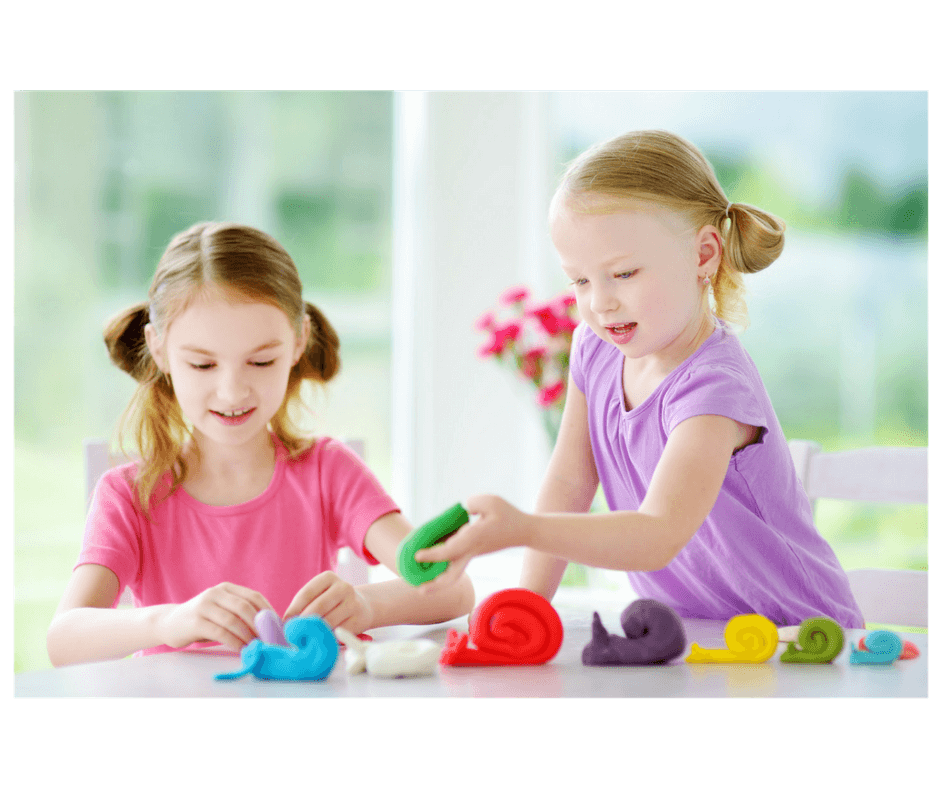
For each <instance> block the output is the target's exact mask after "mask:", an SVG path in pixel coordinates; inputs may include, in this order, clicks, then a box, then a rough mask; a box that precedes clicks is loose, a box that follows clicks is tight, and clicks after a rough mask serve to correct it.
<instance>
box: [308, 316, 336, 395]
mask: <svg viewBox="0 0 940 788" xmlns="http://www.w3.org/2000/svg"><path fill="white" fill-rule="evenodd" d="M304 309H305V310H306V314H307V316H308V317H309V318H310V339H309V341H308V342H307V349H306V351H305V352H304V358H305V359H306V361H307V364H308V365H309V367H310V370H309V372H308V374H307V375H305V377H312V378H313V379H314V380H319V381H322V382H324V383H326V382H327V381H328V380H330V379H332V378H333V377H335V376H336V374H337V373H338V372H339V335H338V334H337V333H336V329H334V328H333V326H332V324H331V323H330V321H329V320H327V319H326V316H325V315H324V314H323V313H322V312H321V311H320V310H319V309H317V307H315V306H314V305H313V304H311V303H310V302H309V301H305V302H304Z"/></svg>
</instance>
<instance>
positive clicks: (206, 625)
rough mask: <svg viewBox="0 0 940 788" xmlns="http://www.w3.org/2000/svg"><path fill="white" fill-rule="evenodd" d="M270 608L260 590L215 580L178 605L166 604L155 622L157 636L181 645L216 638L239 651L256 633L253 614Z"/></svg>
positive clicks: (167, 641)
mask: <svg viewBox="0 0 940 788" xmlns="http://www.w3.org/2000/svg"><path fill="white" fill-rule="evenodd" d="M265 608H268V609H273V608H271V605H270V604H269V603H268V600H266V599H265V598H264V597H263V596H262V595H261V594H260V593H258V592H257V591H253V590H252V589H250V588H245V587H244V586H239V585H235V584H234V583H219V585H217V586H213V587H212V588H207V589H206V590H205V591H203V592H202V593H201V594H198V595H197V596H194V597H193V598H192V599H190V600H189V601H188V602H184V603H183V604H181V605H167V606H166V610H165V612H162V613H161V615H160V618H159V620H158V624H157V631H158V633H159V634H160V638H161V640H162V641H163V642H164V643H165V644H166V645H168V646H172V647H173V648H184V647H186V646H188V645H190V644H191V643H195V642H197V641H200V640H203V641H205V640H217V641H218V642H220V643H221V644H222V645H224V646H226V647H227V648H230V649H232V650H233V651H241V650H242V648H244V647H245V646H246V645H248V644H249V643H250V642H251V641H252V640H254V639H255V638H256V637H258V632H257V631H256V630H255V624H254V621H255V616H256V615H257V613H258V611H259V610H263V609H265Z"/></svg>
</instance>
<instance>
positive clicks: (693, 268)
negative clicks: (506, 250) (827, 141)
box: [415, 131, 863, 627]
mask: <svg viewBox="0 0 940 788" xmlns="http://www.w3.org/2000/svg"><path fill="white" fill-rule="evenodd" d="M549 218H550V228H551V237H552V242H553V243H554V245H555V248H556V249H557V250H558V253H559V256H560V257H561V261H562V269H563V271H564V272H565V274H566V275H567V276H568V277H570V279H571V283H572V287H573V289H574V294H575V296H576V298H577V304H578V310H579V312H580V315H581V318H582V321H583V322H582V324H581V325H580V326H579V327H578V329H577V331H575V335H574V340H573V343H572V350H571V377H570V381H569V386H568V396H567V400H566V403H565V411H564V415H563V417H562V422H561V428H560V432H559V436H558V442H557V444H556V446H555V450H554V452H553V454H552V457H551V461H550V464H549V467H548V471H547V473H546V475H545V479H544V481H543V484H542V488H541V490H540V492H539V496H538V499H537V501H536V510H537V511H536V513H535V514H527V513H523V512H520V511H519V510H517V509H515V508H514V507H512V506H511V505H510V504H508V503H507V502H506V501H504V500H502V499H501V498H498V497H496V496H477V497H475V498H472V499H470V500H469V501H468V502H467V509H468V510H469V511H470V513H471V514H478V515H479V518H478V519H477V520H476V521H475V522H471V523H470V524H469V525H468V526H466V527H465V528H463V529H461V530H460V531H459V532H458V533H457V534H455V535H454V536H453V537H451V538H450V539H449V540H448V541H446V542H445V543H443V544H442V545H439V546H435V547H432V548H430V549H427V550H423V551H419V552H418V553H416V555H415V558H416V559H417V560H419V561H451V562H452V564H451V566H450V568H449V569H448V570H447V571H446V572H445V573H443V574H441V575H440V576H438V578H436V579H435V580H433V581H431V583H429V584H428V585H429V587H434V586H435V585H437V586H438V587H442V586H446V585H447V584H448V583H450V582H453V581H454V580H456V579H457V578H459V577H460V576H461V572H462V570H463V567H464V566H466V563H467V562H468V561H469V560H470V559H471V558H472V557H473V556H474V555H478V554H480V553H487V552H491V551H493V550H499V549H502V548H505V547H513V546H523V545H524V546H526V547H528V548H531V549H529V550H527V551H526V556H525V561H524V564H523V570H522V579H521V585H522V586H524V587H526V588H529V589H531V590H533V591H536V592H538V593H540V594H542V595H543V596H545V597H546V598H548V599H551V598H552V596H553V595H554V593H555V591H556V589H557V587H558V583H559V581H560V579H561V576H562V572H563V571H564V569H565V565H566V563H567V561H569V560H573V561H577V562H579V563H583V564H588V565H591V566H598V567H605V568H609V569H622V570H625V571H627V572H628V574H629V577H630V581H631V584H632V585H633V588H634V590H635V591H636V592H637V593H638V594H639V595H640V596H642V597H646V598H652V599H656V600H659V601H661V602H663V603H665V604H668V605H670V606H671V607H673V608H674V609H675V610H676V611H677V612H678V613H680V614H681V615H683V616H685V617H689V618H711V619H728V618H731V617H733V616H735V615H739V614H747V613H759V614H761V615H764V616H766V617H768V618H769V619H771V620H772V621H774V622H776V623H778V624H789V625H792V624H797V623H800V622H801V621H803V620H804V619H806V618H809V617H812V616H817V615H827V616H831V617H833V618H835V619H836V620H837V621H839V623H840V624H842V625H843V626H846V627H861V626H863V620H862V616H861V613H860V611H859V609H858V605H857V604H856V602H855V600H854V599H853V597H852V593H851V591H850V589H849V584H848V579H847V577H846V574H845V572H844V571H843V570H842V567H841V566H840V565H839V561H838V560H837V558H836V556H835V554H834V553H833V551H832V548H831V547H830V546H829V545H828V544H827V543H826V541H825V539H823V538H822V536H820V534H819V533H818V531H817V530H816V528H815V526H814V524H813V516H812V508H811V506H810V503H809V500H808V499H807V497H806V493H805V492H804V490H803V487H802V485H801V484H800V482H799V480H798V479H797V476H796V471H795V469H794V466H793V461H792V460H791V458H790V453H789V450H788V448H787V442H786V439H785V437H784V434H783V431H782V430H781V428H780V424H779V422H778V421H777V417H776V415H775V414H774V410H773V406H772V405H771V403H770V398H769V397H768V396H767V392H766V390H765V389H764V385H763V383H762V382H761V379H760V375H759V374H758V372H757V368H756V367H755V365H754V363H753V361H752V360H751V358H750V356H748V354H747V352H746V351H745V350H744V348H743V346H742V345H741V343H740V341H739V340H738V338H737V337H736V336H735V335H734V334H733V333H732V332H731V331H730V330H729V327H728V324H727V323H726V322H725V321H732V320H734V321H737V322H741V323H743V322H745V320H744V318H745V315H746V309H745V305H744V301H743V298H742V294H743V286H742V275H743V274H744V273H753V272H756V271H760V270H761V269H763V268H766V267H767V266H768V265H770V264H771V263H772V262H773V261H774V260H775V259H776V258H777V257H778V256H779V254H780V252H781V251H782V249H783V233H784V224H783V222H782V221H780V220H779V219H777V218H776V217H774V216H771V215H770V214H768V213H766V212H764V211H762V210H760V209H758V208H755V207H753V206H749V205H743V204H739V203H731V202H729V201H728V199H727V197H726V196H725V194H724V192H723V191H722V189H721V186H720V185H719V184H718V181H717V179H716V178H715V174H714V171H713V170H712V167H711V165H710V164H709V163H708V162H707V161H706V159H705V158H704V157H703V156H702V154H701V153H700V152H699V151H698V150H697V149H696V148H695V147H694V146H692V145H691V144H689V143H688V142H686V141H685V140H683V139H681V138H679V137H677V136H676V135H674V134H670V133H668V132H663V131H648V132H646V131H641V132H634V133H630V134H625V135H623V136H621V137H618V138H615V139H613V140H610V141H608V142H606V143H603V144H601V145H598V146H596V147H594V148H592V149H591V150H589V151H587V152H586V153H584V154H583V155H582V156H580V157H579V158H578V159H577V160H576V161H575V162H574V163H573V164H572V165H571V167H570V168H569V169H568V171H567V172H566V174H565V176H564V178H563V179H562V183H561V185H560V186H559V188H558V190H557V192H556V194H555V197H554V200H553V201H552V206H551V211H550V217H549ZM712 301H714V307H713V306H712ZM598 484H600V485H601V486H602V487H603V490H604V494H605V496H606V498H607V503H608V505H609V508H610V512H609V513H605V514H584V512H587V511H588V510H589V507H590V505H591V502H592V501H593V499H594V495H595V493H596V491H597V487H598ZM562 512H573V513H576V514H561V513H562Z"/></svg>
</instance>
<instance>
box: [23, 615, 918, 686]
mask: <svg viewBox="0 0 940 788" xmlns="http://www.w3.org/2000/svg"><path fill="white" fill-rule="evenodd" d="M553 604H554V606H555V608H556V609H557V610H558V613H559V615H560V617H561V620H562V623H563V626H564V629H565V636H564V641H563V643H562V646H561V649H560V650H559V652H558V654H557V655H556V656H555V657H554V658H553V659H552V660H551V661H550V662H548V663H546V664H544V665H536V666H505V667H453V666H444V665H439V666H438V673H437V675H435V676H433V677H423V678H409V679H382V678H376V677H373V676H369V675H367V674H357V675H353V676H349V675H347V673H346V670H345V665H344V659H345V658H344V656H343V655H342V654H341V655H340V658H339V660H338V661H337V664H336V667H335V668H334V670H333V672H332V673H331V674H330V676H329V677H328V678H327V679H326V680H324V681H321V682H293V681H262V680H259V679H256V678H255V677H254V676H250V675H249V676H245V677H243V678H241V679H238V680H236V681H216V680H215V679H214V678H213V677H214V676H215V675H216V674H217V673H227V672H234V671H236V670H238V669H239V668H240V667H241V660H240V659H239V658H238V657H237V656H234V655H219V654H211V653H204V654H193V653H173V654H159V655H156V656H152V657H141V658H130V659H123V660H113V661H107V662H96V663H91V664H86V665H74V666H70V667H65V668H55V669H51V670H44V671H35V672H31V673H18V674H15V695H16V696H17V697H185V698H194V697H243V698H258V697H310V698H338V697H487V698H491V697H492V698H507V697H509V698H525V697H576V698H591V697H630V698H643V697H657V698H659V697H687V698H704V697H807V698H809V697H815V698H835V697H871V698H881V697H898V698H907V697H927V663H928V652H927V635H925V634H903V635H901V637H902V638H903V639H904V640H910V641H911V642H913V643H914V644H915V645H916V646H917V647H918V648H919V649H920V656H919V657H917V658H916V659H913V660H900V661H897V662H895V663H894V664H893V665H851V664H849V654H850V653H851V648H850V645H849V644H850V643H854V644H856V645H857V644H858V641H859V639H860V638H862V637H864V635H865V634H866V632H865V630H847V631H846V633H845V635H846V643H845V648H844V649H843V651H842V653H841V654H840V655H839V656H838V657H837V658H836V659H835V660H834V661H833V663H832V664H823V665H801V664H790V663H783V662H780V657H779V654H780V653H782V652H783V650H784V648H785V644H783V643H781V644H780V646H779V647H778V652H777V655H775V656H774V657H772V658H771V659H770V660H768V661H766V662H763V663H760V664H756V665H746V664H742V665H709V664H689V663H686V662H685V661H684V656H685V655H683V658H680V659H679V660H675V661H673V662H671V663H670V664H668V665H663V666H629V667H627V666H604V667H599V666H585V665H583V664H582V663H581V651H582V650H583V648H584V646H585V645H586V644H587V643H588V642H589V641H590V630H591V614H592V612H593V607H592V606H591V605H585V604H584V603H581V604H577V603H565V602H563V601H555V602H554V603H553ZM625 606H626V605H622V606H616V607H613V606H612V607H608V608H606V609H603V610H600V613H601V618H602V619H603V621H604V624H605V626H606V627H607V629H608V630H609V631H610V632H611V633H612V634H619V635H622V634H623V633H622V630H621V629H620V624H619V619H620V612H621V611H622V609H623V607H625ZM726 623H727V622H725V621H702V620H685V621H684V625H685V630H686V640H687V646H686V654H687V653H688V652H689V645H690V644H691V643H697V644H699V645H700V646H702V647H704V648H717V649H721V648H725V647H726V645H725V641H724V628H725V624H726ZM451 627H453V628H458V629H463V630H466V619H463V620H462V621H455V622H450V623H449V624H446V625H439V626H435V627H388V628H385V629H381V630H375V631H373V633H372V634H373V636H374V637H375V639H376V640H391V639H399V638H410V637H424V638H430V639H432V640H435V641H436V642H438V643H440V644H441V645H443V643H444V641H445V638H446V636H447V630H448V629H449V628H451Z"/></svg>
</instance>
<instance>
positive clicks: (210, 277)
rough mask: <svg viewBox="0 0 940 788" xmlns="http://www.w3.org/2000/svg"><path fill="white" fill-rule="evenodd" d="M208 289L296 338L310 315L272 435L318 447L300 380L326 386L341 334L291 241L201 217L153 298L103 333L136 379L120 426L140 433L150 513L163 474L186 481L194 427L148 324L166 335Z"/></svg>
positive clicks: (143, 491)
mask: <svg viewBox="0 0 940 788" xmlns="http://www.w3.org/2000/svg"><path fill="white" fill-rule="evenodd" d="M207 286H216V287H220V288H221V289H222V290H223V292H225V293H226V294H227V295H231V296H233V297H236V298H241V299H245V300H249V301H260V302H263V303H267V304H271V305H272V306H276V307H277V308H278V309H280V310H281V311H282V312H283V313H284V314H285V315H286V316H287V319H288V321H289V322H290V324H291V325H292V326H293V328H294V331H295V332H296V334H297V336H298V337H300V336H302V331H303V322H304V317H305V316H309V318H310V338H309V339H308V341H307V346H306V348H305V350H304V353H303V355H302V356H301V358H300V360H299V361H298V362H297V363H296V364H295V365H294V366H293V367H292V369H291V371H290V375H289V377H288V382H287V390H286V393H285V395H284V401H283V403H282V404H281V407H280V409H279V410H278V411H277V413H276V414H275V415H274V417H273V418H272V419H271V422H270V427H271V431H272V432H273V433H274V434H275V435H277V437H278V438H279V439H280V440H281V442H282V443H283V444H284V446H285V447H286V449H287V450H288V452H289V454H290V456H292V457H293V456H296V455H298V454H299V453H300V452H302V451H303V450H304V449H306V448H308V447H309V446H310V445H311V443H312V439H311V438H310V437H309V436H304V435H303V434H301V432H300V430H299V427H298V426H297V415H298V414H297V411H298V409H299V408H300V407H302V405H303V400H302V397H301V384H302V382H303V381H304V380H307V379H309V380H313V381H318V382H321V383H325V382H326V381H328V380H330V378H332V377H334V376H335V375H336V373H337V372H338V371H339V337H338V336H337V334H336V331H335V330H334V329H333V326H331V325H330V323H329V321H328V320H327V319H326V317H324V315H323V314H322V313H321V312H320V310H319V309H317V308H316V307H315V306H314V305H313V304H310V303H308V302H306V301H304V299H303V296H302V295H301V293H302V286H301V282H300V276H299V275H298V273H297V267H296V265H295V264H294V261H293V260H292V259H291V257H290V255H289V254H288V253H287V251H286V250H285V249H284V247H282V246H281V245H280V244H279V243H278V242H277V241H275V240H274V239H273V238H272V237H271V236H269V235H267V234H266V233H263V232H261V231H260V230H256V229H254V228H252V227H247V226H244V225H239V224H232V223H220V222H203V223H200V224H196V225H194V226H193V227H190V228H189V229H188V230H185V231H183V232H181V233H179V234H178V235H177V236H175V237H174V238H173V240H171V241H170V244H169V246H167V249H166V251H165V252H164V253H163V256H162V257H161V258H160V262H159V263H158V264H157V270H156V273H155V274H154V277H153V282H152V283H151V285H150V292H149V300H148V301H146V302H144V303H141V304H137V305H136V306H133V307H131V308H129V309H127V310H125V311H124V312H122V313H121V314H119V315H117V316H116V317H114V318H113V319H112V320H111V321H110V322H109V323H108V325H107V326H106V327H105V331H104V341H105V345H106V346H107V348H108V353H109V355H110V356H111V361H112V362H113V363H114V364H115V365H116V366H117V367H119V368H120V369H122V370H124V371H125V372H127V373H128V374H129V375H131V376H132V377H133V378H134V379H135V380H136V381H138V383H139V385H138V387H137V390H136V391H135V393H134V395H133V397H132V398H131V401H130V403H129V404H128V407H127V409H126V411H125V412H124V415H123V416H122V418H121V423H120V426H119V429H118V432H119V435H120V436H121V438H122V439H123V438H124V437H125V436H126V435H127V434H130V435H131V436H133V439H134V442H135V444H136V449H137V451H138V452H139V454H140V456H141V464H140V468H139V470H138V473H137V479H136V488H137V495H138V499H139V501H140V504H141V507H142V508H143V510H144V511H145V512H146V513H148V514H149V512H150V507H151V498H152V497H153V495H154V491H155V487H156V485H157V482H158V481H159V479H160V477H161V476H162V475H163V474H164V473H166V472H167V471H171V472H172V484H171V486H170V488H169V490H167V493H166V494H167V495H169V494H170V493H172V492H173V491H174V490H175V489H176V488H177V487H179V485H181V484H182V483H183V481H184V480H185V479H186V474H187V465H186V462H185V460H184V459H183V447H184V444H185V441H186V440H187V438H188V437H189V436H190V430H189V428H188V427H187V425H186V421H185V419H184V417H183V413H182V410H181V409H180V407H179V404H178V402H177V400H176V395H175V394H174V391H173V383H172V381H171V380H170V378H169V376H167V375H164V374H163V373H162V372H161V371H160V370H159V369H158V367H157V364H156V362H155V361H154V359H153V357H152V356H151V354H150V351H149V350H148V348H147V344H146V341H145V339H144V326H146V325H147V323H150V324H151V325H152V326H153V327H154V329H155V330H156V332H157V334H158V335H159V336H165V332H166V331H167V329H168V328H169V326H170V324H171V323H172V322H173V320H174V319H175V318H176V317H177V316H178V315H180V314H181V313H182V312H184V311H185V310H186V309H187V307H188V306H189V305H190V304H191V303H192V302H193V300H194V299H195V298H196V297H197V296H198V295H199V294H200V293H202V292H204V290H205V288H206V287H207ZM194 448H195V446H194Z"/></svg>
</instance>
